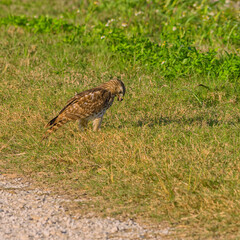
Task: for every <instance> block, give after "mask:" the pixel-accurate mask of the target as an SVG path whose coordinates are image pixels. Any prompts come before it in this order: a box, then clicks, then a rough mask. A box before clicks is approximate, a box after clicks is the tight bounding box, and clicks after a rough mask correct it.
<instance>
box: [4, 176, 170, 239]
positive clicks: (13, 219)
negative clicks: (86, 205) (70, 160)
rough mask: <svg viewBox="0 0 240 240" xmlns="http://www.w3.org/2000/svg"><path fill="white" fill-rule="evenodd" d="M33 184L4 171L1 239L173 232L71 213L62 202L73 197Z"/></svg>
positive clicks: (154, 236)
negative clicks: (56, 194)
mask: <svg viewBox="0 0 240 240" xmlns="http://www.w3.org/2000/svg"><path fill="white" fill-rule="evenodd" d="M30 186H31V183H30V182H23V181H22V179H21V178H15V179H8V178H6V177H5V176H4V175H0V239H1V240H19V239H22V240H30V239H34V240H35V239H36V240H37V239H51V240H54V239H56V240H61V239H71V240H95V239H96V240H98V239H99V240H100V239H101V240H107V239H111V240H121V239H123V240H128V239H129V240H130V239H149V240H153V239H162V238H163V236H164V235H165V236H166V235H168V234H169V233H170V229H169V228H165V229H158V230H156V229H149V228H146V227H144V226H141V225H139V224H138V223H136V222H135V221H133V220H127V221H120V220H117V219H114V218H110V217H107V218H100V217H97V216H95V217H94V216H93V217H84V216H81V217H78V218H76V217H74V216H70V215H69V214H67V213H66V212H65V210H64V206H63V204H62V203H64V201H65V202H66V201H67V202H70V200H69V199H67V200H66V199H64V198H61V196H52V195H51V196H50V192H49V191H42V190H40V189H33V190H31V189H29V187H30ZM80 201H81V200H80Z"/></svg>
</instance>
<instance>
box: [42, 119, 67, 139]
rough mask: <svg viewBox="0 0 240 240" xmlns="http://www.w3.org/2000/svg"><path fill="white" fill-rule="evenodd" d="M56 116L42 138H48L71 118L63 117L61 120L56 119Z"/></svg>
mask: <svg viewBox="0 0 240 240" xmlns="http://www.w3.org/2000/svg"><path fill="white" fill-rule="evenodd" d="M56 120H57V117H56V118H53V119H52V120H51V121H50V122H49V123H48V124H47V125H46V127H48V126H50V128H49V129H48V130H47V131H46V132H45V134H44V135H43V137H42V140H44V139H47V138H48V137H49V135H50V134H51V133H53V132H55V131H57V130H58V128H60V127H61V126H62V125H64V124H65V123H67V122H68V121H69V119H67V118H64V119H61V120H59V121H56Z"/></svg>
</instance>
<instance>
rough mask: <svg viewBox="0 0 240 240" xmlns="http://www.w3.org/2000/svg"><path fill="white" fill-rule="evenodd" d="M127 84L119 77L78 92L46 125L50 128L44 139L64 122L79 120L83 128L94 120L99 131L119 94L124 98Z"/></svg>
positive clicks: (120, 97)
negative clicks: (105, 114) (105, 115)
mask: <svg viewBox="0 0 240 240" xmlns="http://www.w3.org/2000/svg"><path fill="white" fill-rule="evenodd" d="M124 94H125V86H124V84H123V82H122V81H121V80H119V79H112V80H110V81H108V82H106V83H103V84H101V85H100V86H98V87H95V88H92V89H89V90H86V91H84V92H81V93H78V94H76V95H75V96H74V97H73V98H71V99H70V100H69V101H68V102H67V104H66V106H65V107H64V108H63V109H62V110H61V111H60V112H59V114H58V115H57V116H56V117H55V118H53V119H52V120H51V121H50V122H49V123H48V124H47V125H46V126H45V127H46V128H48V130H47V131H46V133H45V135H44V136H43V139H45V138H47V137H48V136H49V134H51V133H52V132H54V131H56V130H57V129H58V128H59V127H61V126H62V125H63V124H65V123H67V122H69V121H74V120H79V128H80V130H83V129H84V128H86V127H87V124H88V122H89V121H93V130H94V131H98V130H99V128H100V125H101V123H102V118H103V115H104V113H105V112H106V110H107V109H108V108H109V107H111V105H112V104H113V101H114V98H115V97H116V96H117V97H118V100H119V101H122V100H123V96H124Z"/></svg>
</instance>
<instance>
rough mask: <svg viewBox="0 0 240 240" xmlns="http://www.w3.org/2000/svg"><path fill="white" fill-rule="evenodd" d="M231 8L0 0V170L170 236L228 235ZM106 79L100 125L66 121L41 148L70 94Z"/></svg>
mask: <svg viewBox="0 0 240 240" xmlns="http://www.w3.org/2000/svg"><path fill="white" fill-rule="evenodd" d="M236 5H237V3H236V2H234V1H230V2H225V1H218V2H215V1H213V2H210V3H208V2H207V1H186V2H185V1H161V3H159V2H158V1H115V2H112V1H98V2H97V1H96V2H95V3H94V2H90V3H89V2H88V1H83V2H82V3H81V4H80V3H78V2H77V1H69V2H67V3H65V2H64V1H51V4H50V5H49V3H48V2H47V1H46V2H44V1H42V4H41V5H39V4H38V3H37V2H32V1H28V0H26V1H17V0H16V1H13V0H12V1H7V0H5V1H0V7H1V9H2V10H0V15H1V19H0V29H1V31H0V44H1V49H0V51H1V54H0V56H1V57H0V72H1V78H0V99H1V102H2V104H1V106H0V112H1V113H2V114H1V115H0V121H1V126H0V158H1V160H2V161H1V163H0V164H1V165H0V169H1V171H2V172H9V171H10V172H13V171H14V172H18V173H21V174H23V175H27V176H29V177H31V178H32V179H34V180H36V181H38V182H39V184H42V185H45V186H51V187H52V188H54V189H55V191H61V192H65V193H66V194H69V195H72V196H74V197H77V196H79V195H81V194H83V193H85V194H87V196H89V197H90V198H91V199H92V200H91V201H90V202H89V203H88V202H86V203H85V204H86V205H87V206H86V205H84V206H82V205H80V204H79V206H78V208H79V209H80V210H83V209H85V208H86V209H87V210H89V211H90V210H91V211H92V210H94V211H95V212H96V213H98V214H102V215H112V216H120V215H127V216H130V217H136V218H141V219H148V221H153V222H158V223H161V222H162V221H167V222H168V224H169V225H171V226H173V227H174V229H175V232H174V234H173V237H179V238H181V237H182V238H197V239H199V238H200V239H203V238H204V239H206V238H208V239H210V238H211V239H212V238H215V239H237V238H239V237H240V232H239V222H240V219H239V215H240V214H239V210H238V209H239V207H240V206H239V205H240V202H239V197H240V196H239V195H240V194H239V193H240V192H239V190H240V186H239V173H240V172H239V169H240V165H239V159H240V154H239V150H238V149H239V147H240V141H239V139H240V138H239V135H240V131H239V124H240V115H239V108H240V103H239V94H240V88H239V79H240V56H239V49H240V46H239V37H240V35H239V33H240V31H239V29H240V26H239V15H238V12H237V7H236ZM113 9H114V10H113ZM111 19H114V20H111ZM114 75H121V77H122V80H123V81H124V83H125V85H126V88H127V93H126V97H125V100H124V101H123V102H121V103H118V102H115V103H114V104H113V106H112V108H111V109H110V110H109V111H108V112H107V114H106V116H105V118H104V121H103V125H102V130H101V132H99V133H93V132H92V131H91V129H90V128H89V130H88V131H87V132H86V133H83V134H82V133H79V132H78V129H77V124H76V123H72V124H68V125H66V126H64V127H63V128H62V129H59V130H58V131H57V132H56V133H55V134H54V135H52V137H51V138H50V140H49V141H46V142H40V139H41V136H42V134H43V132H44V128H43V127H44V125H45V124H46V123H47V121H48V120H50V119H51V118H52V117H54V116H55V114H56V113H57V112H58V111H59V110H60V109H61V108H62V107H63V106H64V104H65V103H66V101H67V100H68V99H69V98H71V97H72V96H73V95H74V94H75V93H76V92H80V91H82V90H85V89H88V88H90V87H93V86H96V85H97V84H99V83H101V82H103V81H107V80H108V79H109V77H110V76H114Z"/></svg>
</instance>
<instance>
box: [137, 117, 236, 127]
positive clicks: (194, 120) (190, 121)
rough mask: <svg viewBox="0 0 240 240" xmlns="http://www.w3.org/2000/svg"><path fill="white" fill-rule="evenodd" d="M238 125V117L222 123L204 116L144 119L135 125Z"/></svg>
mask: <svg viewBox="0 0 240 240" xmlns="http://www.w3.org/2000/svg"><path fill="white" fill-rule="evenodd" d="M239 123H240V117H237V118H236V119H235V121H233V120H229V121H223V120H218V119H216V118H206V117H205V116H196V117H190V118H186V117H180V118H171V117H162V116H161V117H155V118H154V117H152V118H149V117H145V118H143V119H141V120H138V121H137V122H136V123H135V124H136V126H137V127H144V126H148V127H150V128H151V127H154V126H156V125H160V126H166V125H171V124H181V125H199V126H203V125H204V126H209V127H213V126H219V125H222V124H225V125H229V126H235V125H238V124H239Z"/></svg>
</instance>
